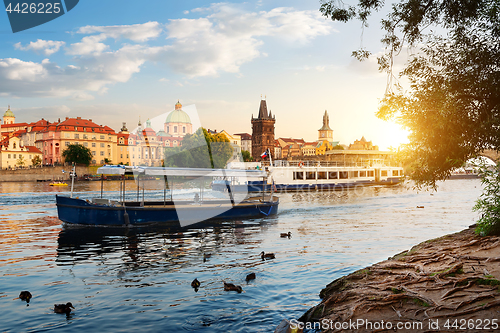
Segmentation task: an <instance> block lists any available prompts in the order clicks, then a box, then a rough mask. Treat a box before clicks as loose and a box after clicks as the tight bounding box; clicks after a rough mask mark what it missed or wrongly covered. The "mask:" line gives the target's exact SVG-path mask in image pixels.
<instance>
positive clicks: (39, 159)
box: [31, 155, 42, 166]
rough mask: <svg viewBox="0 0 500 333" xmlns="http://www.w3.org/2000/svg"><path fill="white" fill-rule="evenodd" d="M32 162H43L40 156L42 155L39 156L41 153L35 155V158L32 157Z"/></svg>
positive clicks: (34, 164) (37, 164)
mask: <svg viewBox="0 0 500 333" xmlns="http://www.w3.org/2000/svg"><path fill="white" fill-rule="evenodd" d="M31 164H32V165H33V166H39V165H40V164H42V159H41V158H40V156H39V155H36V156H35V157H33V158H32V159H31Z"/></svg>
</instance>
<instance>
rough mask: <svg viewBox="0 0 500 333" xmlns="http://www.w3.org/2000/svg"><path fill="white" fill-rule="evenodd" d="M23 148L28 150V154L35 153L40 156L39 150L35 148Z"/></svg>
mask: <svg viewBox="0 0 500 333" xmlns="http://www.w3.org/2000/svg"><path fill="white" fill-rule="evenodd" d="M25 148H26V149H27V150H28V152H30V153H37V154H41V153H42V152H41V151H40V149H38V148H37V147H35V146H25Z"/></svg>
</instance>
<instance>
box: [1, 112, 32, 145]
mask: <svg viewBox="0 0 500 333" xmlns="http://www.w3.org/2000/svg"><path fill="white" fill-rule="evenodd" d="M27 127H28V124H27V123H16V116H15V115H14V112H12V111H11V110H10V105H9V107H8V109H7V111H5V113H4V114H3V124H2V125H0V133H1V137H0V140H1V139H3V138H6V137H9V136H12V134H13V133H14V132H18V131H26V128H27Z"/></svg>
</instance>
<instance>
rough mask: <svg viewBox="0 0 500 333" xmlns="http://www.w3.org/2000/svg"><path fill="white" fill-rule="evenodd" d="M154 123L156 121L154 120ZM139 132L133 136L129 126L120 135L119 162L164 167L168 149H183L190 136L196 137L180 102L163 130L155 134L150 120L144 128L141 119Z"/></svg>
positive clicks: (168, 117) (123, 128)
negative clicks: (186, 137) (184, 140)
mask: <svg viewBox="0 0 500 333" xmlns="http://www.w3.org/2000/svg"><path fill="white" fill-rule="evenodd" d="M153 120H154V119H153ZM137 125H138V127H137V131H136V132H135V133H129V131H128V129H127V127H126V124H125V123H124V124H123V127H122V129H121V130H120V132H119V133H118V154H117V157H118V159H117V163H121V164H126V165H132V166H139V165H143V166H162V165H163V159H164V152H165V148H172V147H180V146H182V140H183V139H184V137H185V136H186V135H188V134H193V124H192V123H191V118H190V117H189V115H188V114H187V113H186V112H185V111H183V110H182V104H181V103H180V102H179V101H177V103H176V104H175V109H174V110H173V111H172V112H170V113H169V114H168V115H167V118H166V119H165V122H164V123H163V128H162V129H160V130H159V131H157V132H156V131H155V130H154V129H153V126H152V125H151V121H150V120H149V119H148V120H147V121H146V123H145V124H144V125H145V126H144V128H143V125H142V123H141V120H140V119H139V122H138V124H137Z"/></svg>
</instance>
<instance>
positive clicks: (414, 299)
mask: <svg viewBox="0 0 500 333" xmlns="http://www.w3.org/2000/svg"><path fill="white" fill-rule="evenodd" d="M412 302H413V303H415V304H416V305H419V306H425V307H426V308H428V307H429V306H430V305H429V303H427V302H424V301H422V300H421V299H418V298H413V299H412Z"/></svg>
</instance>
